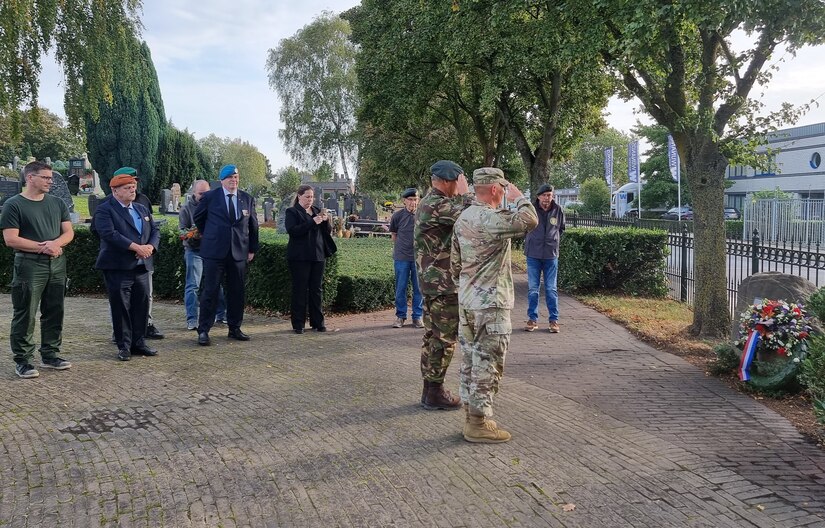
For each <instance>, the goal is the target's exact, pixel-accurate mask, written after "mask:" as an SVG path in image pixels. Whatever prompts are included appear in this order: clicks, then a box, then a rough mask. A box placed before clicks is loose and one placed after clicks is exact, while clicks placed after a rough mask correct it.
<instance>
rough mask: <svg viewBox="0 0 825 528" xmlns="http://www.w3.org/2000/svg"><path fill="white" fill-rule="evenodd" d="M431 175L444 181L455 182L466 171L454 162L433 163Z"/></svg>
mask: <svg viewBox="0 0 825 528" xmlns="http://www.w3.org/2000/svg"><path fill="white" fill-rule="evenodd" d="M430 173H431V174H432V175H433V176H435V177H437V178H441V179H442V180H447V181H455V180H457V179H458V176H459V175H461V174H464V169H462V168H461V166H459V164H458V163H456V162H454V161H449V160H441V161H436V162H435V163H433V166H432V167H430Z"/></svg>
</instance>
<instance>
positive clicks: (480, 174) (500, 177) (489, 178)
mask: <svg viewBox="0 0 825 528" xmlns="http://www.w3.org/2000/svg"><path fill="white" fill-rule="evenodd" d="M492 183H498V184H499V185H507V180H505V179H504V172H503V171H502V170H501V169H497V168H495V167H481V168H480V169H476V170H474V171H473V185H490V184H492Z"/></svg>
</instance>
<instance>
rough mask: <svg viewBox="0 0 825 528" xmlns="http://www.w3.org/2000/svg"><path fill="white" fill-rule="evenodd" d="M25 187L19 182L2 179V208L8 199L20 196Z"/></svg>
mask: <svg viewBox="0 0 825 528" xmlns="http://www.w3.org/2000/svg"><path fill="white" fill-rule="evenodd" d="M22 190H23V186H22V185H21V184H20V182H19V181H18V180H2V179H0V208H2V206H3V202H5V201H6V199H8V198H11V197H12V196H14V195H15V194H20V192H21V191H22Z"/></svg>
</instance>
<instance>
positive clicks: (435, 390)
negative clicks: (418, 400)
mask: <svg viewBox="0 0 825 528" xmlns="http://www.w3.org/2000/svg"><path fill="white" fill-rule="evenodd" d="M424 408H425V409H427V410H428V411H434V410H442V411H457V410H459V409H461V398H459V397H458V396H454V395H453V394H452V393H451V392H450V391H448V390H447V389H445V388H444V383H443V382H442V383H438V382H435V381H431V382H430V386H429V388H428V389H427V397H426V398H424Z"/></svg>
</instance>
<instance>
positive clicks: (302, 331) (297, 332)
mask: <svg viewBox="0 0 825 528" xmlns="http://www.w3.org/2000/svg"><path fill="white" fill-rule="evenodd" d="M292 331H293V332H295V333H296V334H303V333H304V329H303V328H293V329H292Z"/></svg>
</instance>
